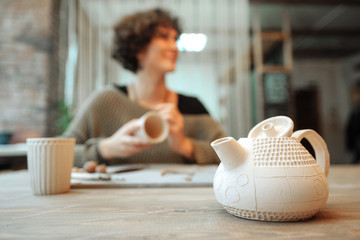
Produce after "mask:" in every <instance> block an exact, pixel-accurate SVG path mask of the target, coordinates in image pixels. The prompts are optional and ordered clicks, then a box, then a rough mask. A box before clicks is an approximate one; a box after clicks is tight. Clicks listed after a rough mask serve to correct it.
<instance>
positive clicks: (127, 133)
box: [99, 119, 152, 159]
mask: <svg viewBox="0 0 360 240" xmlns="http://www.w3.org/2000/svg"><path fill="white" fill-rule="evenodd" d="M139 128H140V125H139V124H138V122H137V120H136V119H134V120H131V121H129V122H128V123H126V124H124V125H123V126H122V127H121V128H120V129H119V130H117V131H116V132H115V133H114V134H113V135H112V136H111V137H108V138H105V139H103V140H102V141H101V142H100V144H99V150H100V154H101V155H102V157H103V158H105V159H113V158H124V157H129V156H131V155H133V154H135V153H138V152H140V151H143V150H145V149H147V148H149V147H151V146H152V143H150V142H148V141H147V140H145V139H142V138H140V137H137V136H135V132H136V131H137V130H138V129H139Z"/></svg>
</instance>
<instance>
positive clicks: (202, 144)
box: [185, 114, 226, 164]
mask: <svg viewBox="0 0 360 240" xmlns="http://www.w3.org/2000/svg"><path fill="white" fill-rule="evenodd" d="M185 134H186V135H187V136H188V137H189V138H190V140H191V141H192V143H193V145H194V162H193V163H196V164H218V163H220V160H219V158H218V157H217V155H216V153H215V151H214V150H213V149H212V147H211V145H210V144H211V142H212V141H214V140H216V139H219V138H222V137H225V136H226V135H225V133H224V132H223V130H222V129H221V128H220V126H219V124H218V123H217V122H215V121H214V120H213V119H212V118H211V117H210V115H208V114H200V115H186V118H185Z"/></svg>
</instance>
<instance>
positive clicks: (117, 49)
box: [112, 8, 181, 73]
mask: <svg viewBox="0 0 360 240" xmlns="http://www.w3.org/2000/svg"><path fill="white" fill-rule="evenodd" d="M158 27H166V28H172V29H174V30H176V31H177V32H178V36H179V35H180V34H181V28H180V25H179V21H178V18H176V17H173V16H171V14H170V13H169V12H168V11H166V10H163V9H159V8H156V9H151V10H148V11H144V12H137V13H134V14H131V15H128V16H125V17H124V18H122V19H121V20H120V21H119V22H118V23H117V24H116V25H115V27H114V41H113V50H112V57H113V58H114V59H116V60H117V61H119V62H120V63H121V64H122V65H123V67H124V68H126V69H128V70H130V71H132V72H134V73H136V72H137V71H138V69H139V64H138V60H137V58H136V56H137V54H138V53H139V52H141V51H142V50H143V49H145V48H146V46H147V45H148V44H149V43H150V41H151V39H152V38H153V37H154V35H155V34H156V31H157V29H158Z"/></svg>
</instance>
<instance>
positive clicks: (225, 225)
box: [0, 165, 360, 239]
mask: <svg viewBox="0 0 360 240" xmlns="http://www.w3.org/2000/svg"><path fill="white" fill-rule="evenodd" d="M328 180H329V188H330V195H329V199H328V202H327V204H326V206H325V207H324V208H323V209H322V210H321V211H320V212H319V213H318V214H317V215H316V216H315V217H313V218H312V219H309V220H306V221H301V222H261V221H252V220H246V219H241V218H237V217H234V216H232V215H230V214H228V213H227V212H226V211H225V210H224V209H223V208H222V206H221V205H220V204H219V203H218V202H217V201H216V200H215V197H214V194H213V191H212V188H211V187H194V188H189V187H184V188H182V187H177V188H74V189H71V191H70V192H69V193H67V194H60V195H51V196H34V195H33V194H32V192H31V190H30V186H29V176H28V172H27V171H26V170H22V171H15V172H5V173H4V172H3V173H0V238H1V239H19V238H24V239H38V238H43V239H98V238H102V239H109V238H112V239H114V238H116V239H307V238H309V239H360V166H354V165H353V166H352V165H348V166H334V165H333V166H331V168H330V174H329V177H328Z"/></svg>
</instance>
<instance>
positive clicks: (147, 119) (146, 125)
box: [136, 111, 169, 143]
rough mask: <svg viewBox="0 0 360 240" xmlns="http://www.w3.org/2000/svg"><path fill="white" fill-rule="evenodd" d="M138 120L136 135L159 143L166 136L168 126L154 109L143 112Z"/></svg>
mask: <svg viewBox="0 0 360 240" xmlns="http://www.w3.org/2000/svg"><path fill="white" fill-rule="evenodd" d="M138 121H139V123H140V126H141V127H140V129H139V130H138V131H137V132H136V136H139V137H142V138H146V139H147V140H148V141H149V142H151V143H160V142H162V141H164V140H165V139H166V138H167V136H168V134H169V126H168V124H167V122H166V121H165V120H164V119H162V118H161V116H160V115H159V114H158V113H157V112H156V111H150V112H147V113H145V114H144V115H143V116H142V117H140V118H139V119H138Z"/></svg>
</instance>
